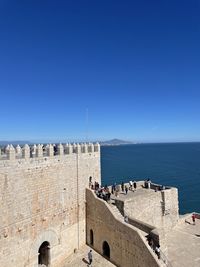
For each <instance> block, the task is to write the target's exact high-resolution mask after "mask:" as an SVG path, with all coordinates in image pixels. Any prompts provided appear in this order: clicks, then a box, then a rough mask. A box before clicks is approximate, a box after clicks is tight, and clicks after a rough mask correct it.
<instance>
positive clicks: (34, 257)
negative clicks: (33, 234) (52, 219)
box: [27, 229, 60, 267]
mask: <svg viewBox="0 0 200 267" xmlns="http://www.w3.org/2000/svg"><path fill="white" fill-rule="evenodd" d="M45 242H48V243H49V244H50V245H51V248H50V251H49V253H50V255H49V256H51V257H49V259H50V261H52V260H55V253H54V249H55V247H57V246H58V245H59V242H60V239H59V237H58V235H57V233H56V231H54V230H52V229H49V230H46V231H44V232H42V233H41V234H40V235H38V236H37V238H36V239H35V241H34V242H33V244H32V246H31V249H30V253H29V257H28V264H27V266H29V267H38V262H39V257H38V253H39V249H40V247H41V245H42V244H43V243H45ZM49 247H50V246H49ZM49 266H50V264H49ZM49 266H48V267H49Z"/></svg>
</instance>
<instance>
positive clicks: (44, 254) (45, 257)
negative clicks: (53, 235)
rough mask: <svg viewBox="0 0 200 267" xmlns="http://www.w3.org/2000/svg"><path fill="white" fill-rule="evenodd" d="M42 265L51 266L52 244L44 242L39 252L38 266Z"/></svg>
mask: <svg viewBox="0 0 200 267" xmlns="http://www.w3.org/2000/svg"><path fill="white" fill-rule="evenodd" d="M42 264H44V265H45V266H47V267H48V266H49V264H50V244H49V242H47V241H45V242H43V243H42V245H41V246H40V248H39V250H38V265H42Z"/></svg>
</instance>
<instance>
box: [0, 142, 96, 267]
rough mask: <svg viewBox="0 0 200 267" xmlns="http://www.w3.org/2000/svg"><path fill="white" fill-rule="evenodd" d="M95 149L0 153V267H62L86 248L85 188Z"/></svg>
mask: <svg viewBox="0 0 200 267" xmlns="http://www.w3.org/2000/svg"><path fill="white" fill-rule="evenodd" d="M90 176H91V177H92V179H94V180H95V181H98V182H99V183H100V146H99V144H91V143H89V144H81V145H80V144H73V145H71V144H65V145H62V144H59V145H58V146H53V145H47V146H43V145H40V144H39V145H37V146H35V145H34V146H33V147H29V146H28V145H25V146H24V147H23V148H21V147H19V146H17V147H16V148H14V147H13V146H12V145H10V146H7V148H6V149H5V151H4V153H3V151H1V153H0V212H1V216H0V266H1V267H38V265H40V264H45V265H48V266H55V267H57V266H61V264H62V262H63V261H64V259H66V258H67V257H68V256H69V255H70V254H71V253H73V252H74V250H76V249H78V248H79V247H80V246H82V245H83V244H85V243H86V233H85V228H86V227H85V224H86V216H85V188H86V187H88V184H89V177H90Z"/></svg>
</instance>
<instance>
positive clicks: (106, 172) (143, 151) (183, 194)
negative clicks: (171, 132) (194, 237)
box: [101, 142, 200, 214]
mask: <svg viewBox="0 0 200 267" xmlns="http://www.w3.org/2000/svg"><path fill="white" fill-rule="evenodd" d="M101 173H102V184H103V185H106V184H107V185H111V184H113V183H115V182H116V183H120V184H121V182H122V181H123V182H128V181H130V180H136V181H139V180H145V179H148V178H149V179H151V181H152V182H154V183H158V184H161V185H167V186H174V187H177V188H178V192H179V213H180V214H185V213H190V212H194V211H196V212H199V213H200V142H199V143H162V144H161V143H159V144H133V145H120V146H102V147H101Z"/></svg>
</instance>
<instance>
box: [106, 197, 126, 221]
mask: <svg viewBox="0 0 200 267" xmlns="http://www.w3.org/2000/svg"><path fill="white" fill-rule="evenodd" d="M109 207H110V208H111V210H112V213H113V214H114V215H115V216H116V217H117V219H118V220H120V221H121V222H124V216H122V214H121V213H120V211H119V210H118V208H117V207H116V206H115V204H114V203H112V202H111V203H109Z"/></svg>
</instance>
